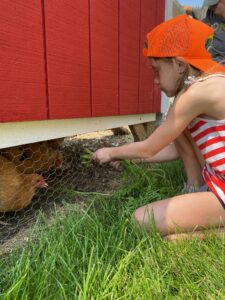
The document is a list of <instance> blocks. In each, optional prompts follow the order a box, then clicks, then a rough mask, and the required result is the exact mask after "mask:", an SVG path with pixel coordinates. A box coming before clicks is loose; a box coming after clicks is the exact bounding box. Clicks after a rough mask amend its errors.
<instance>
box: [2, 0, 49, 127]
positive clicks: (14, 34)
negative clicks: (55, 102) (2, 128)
mask: <svg viewBox="0 0 225 300" xmlns="http://www.w3.org/2000/svg"><path fill="white" fill-rule="evenodd" d="M0 42H1V46H0V98H1V99H0V101H1V110H0V121H1V122H9V121H23V120H40V119H46V118H47V105H46V104H47V103H46V78H45V71H44V56H43V26H42V9H41V2H40V1H39V0H29V1H24V0H14V1H9V0H8V1H6V0H1V1H0Z"/></svg>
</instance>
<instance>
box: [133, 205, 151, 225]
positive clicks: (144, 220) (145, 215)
mask: <svg viewBox="0 0 225 300" xmlns="http://www.w3.org/2000/svg"><path fill="white" fill-rule="evenodd" d="M132 219H133V220H134V221H135V223H136V224H138V225H140V226H141V227H142V228H145V229H146V228H147V227H149V226H150V224H151V223H152V222H153V221H154V212H153V208H152V207H151V204H149V205H146V206H143V207H139V208H138V209H136V210H135V212H134V213H133V215H132Z"/></svg>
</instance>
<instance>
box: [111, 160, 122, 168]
mask: <svg viewBox="0 0 225 300" xmlns="http://www.w3.org/2000/svg"><path fill="white" fill-rule="evenodd" d="M110 165H111V166H112V167H114V168H116V169H118V168H119V166H120V161H119V160H115V161H112V162H111V163H110Z"/></svg>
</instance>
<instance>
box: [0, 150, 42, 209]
mask: <svg viewBox="0 0 225 300" xmlns="http://www.w3.org/2000/svg"><path fill="white" fill-rule="evenodd" d="M45 187H47V183H46V182H45V180H44V178H43V177H42V176H41V175H38V174H29V175H27V174H21V173H19V172H18V171H17V170H16V166H15V165H14V164H13V163H12V162H10V161H8V160H7V159H6V158H5V157H3V156H2V155H0V212H7V211H16V210H19V209H22V208H24V207H26V206H28V205H29V204H30V203H31V201H32V198H33V196H34V194H35V191H36V189H37V188H45Z"/></svg>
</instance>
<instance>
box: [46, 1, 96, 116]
mask: <svg viewBox="0 0 225 300" xmlns="http://www.w3.org/2000/svg"><path fill="white" fill-rule="evenodd" d="M44 3H45V25H46V48H47V66H48V68H47V70H48V88H49V111H50V119H64V118H65V119H66V118H76V117H89V116H91V99H90V56H89V54H90V53H89V1H88V0H82V1H80V0H67V1H64V0H47V1H44Z"/></svg>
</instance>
